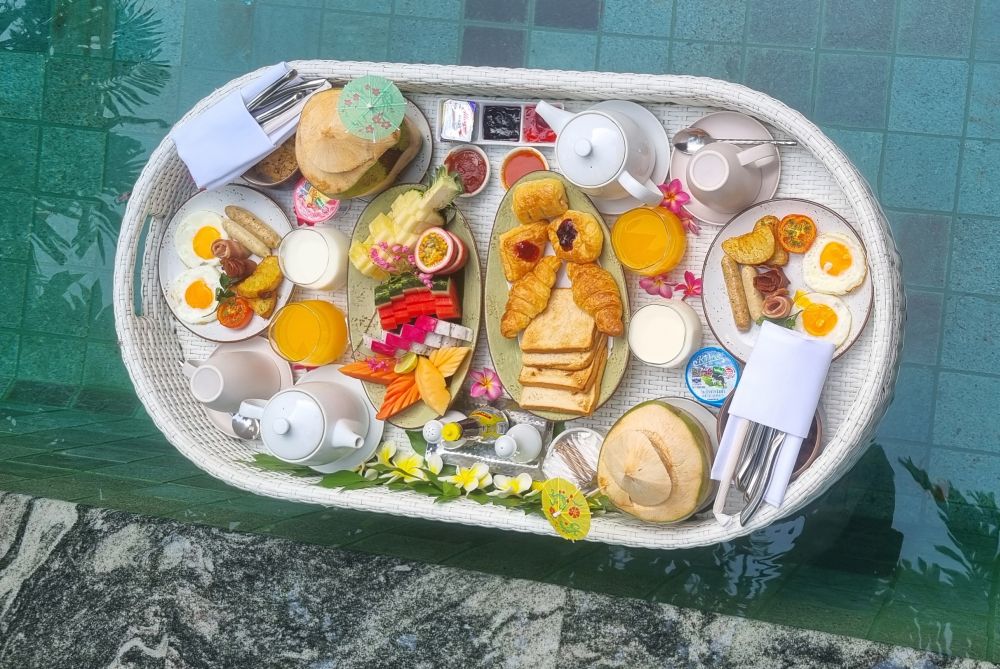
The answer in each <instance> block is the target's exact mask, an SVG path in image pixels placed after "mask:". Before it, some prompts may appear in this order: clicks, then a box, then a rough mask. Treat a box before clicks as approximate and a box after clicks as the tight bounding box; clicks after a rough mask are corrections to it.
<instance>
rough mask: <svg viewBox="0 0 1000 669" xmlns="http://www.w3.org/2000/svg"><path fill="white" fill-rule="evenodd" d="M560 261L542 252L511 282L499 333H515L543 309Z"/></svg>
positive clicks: (514, 335) (512, 335) (507, 335)
mask: <svg viewBox="0 0 1000 669" xmlns="http://www.w3.org/2000/svg"><path fill="white" fill-rule="evenodd" d="M561 265H562V261H561V260H559V258H557V257H555V256H545V257H544V258H542V259H541V260H539V261H538V264H537V265H535V267H534V268H533V269H532V270H531V271H530V272H528V273H527V274H525V275H524V276H523V277H521V278H520V279H518V280H517V281H515V282H514V283H513V285H511V287H510V293H509V294H508V295H507V306H506V307H505V308H504V312H503V317H501V319H500V334H502V335H503V336H504V337H508V338H510V337H516V336H517V333H518V332H520V331H521V330H523V329H524V328H526V327H528V323H530V322H531V319H533V318H534V317H535V316H537V315H538V314H540V313H542V312H543V311H545V307H546V306H548V304H549V296H550V295H551V294H552V286H554V285H555V283H556V274H558V272H559V267H560V266H561Z"/></svg>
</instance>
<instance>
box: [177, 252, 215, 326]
mask: <svg viewBox="0 0 1000 669" xmlns="http://www.w3.org/2000/svg"><path fill="white" fill-rule="evenodd" d="M220 276H221V275H220V273H219V270H217V269H215V268H214V267H209V266H204V267H195V268H192V269H188V270H184V271H183V272H181V273H180V275H178V277H177V278H176V279H174V281H173V283H171V284H170V288H169V290H168V291H167V301H169V302H170V307H171V309H172V310H173V312H174V315H176V316H177V318H179V319H181V320H182V321H184V322H185V323H192V324H195V325H197V324H200V323H210V322H212V321H214V320H215V310H216V308H217V307H218V306H219V302H218V301H217V300H216V299H215V289H216V288H218V287H219V278H220Z"/></svg>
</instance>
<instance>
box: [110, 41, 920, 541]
mask: <svg viewBox="0 0 1000 669" xmlns="http://www.w3.org/2000/svg"><path fill="white" fill-rule="evenodd" d="M291 65H292V66H293V67H295V68H296V69H298V70H299V72H300V73H302V74H303V75H308V76H324V77H329V78H331V79H335V80H338V79H339V80H345V79H349V78H352V77H354V76H358V75H361V74H365V73H369V72H374V73H378V74H381V75H383V76H386V77H389V78H391V79H393V80H394V81H395V82H397V84H398V85H399V87H400V88H401V89H402V90H403V92H404V93H405V94H406V95H407V97H409V98H410V99H411V100H413V101H414V102H415V103H416V104H417V105H418V106H419V107H420V108H421V109H422V110H423V112H424V113H425V114H426V115H427V117H428V119H429V120H430V121H431V123H432V125H433V123H434V121H435V119H436V112H437V105H436V101H437V100H438V99H439V98H440V97H441V96H445V95H448V96H466V97H477V98H482V97H497V98H518V99H529V100H531V99H538V98H544V99H546V100H553V101H555V100H558V101H562V102H563V103H564V104H565V106H566V108H567V109H570V110H579V109H583V108H585V107H587V106H589V103H590V101H598V100H609V99H627V100H634V101H636V102H639V103H642V104H644V105H645V106H646V107H647V108H648V109H650V110H651V111H652V112H653V113H654V114H655V115H656V116H657V117H658V118H659V119H660V120H661V121H662V122H663V124H664V125H665V126H666V128H667V131H668V133H669V134H670V135H673V133H674V132H676V131H677V130H678V129H679V128H681V127H684V126H686V125H689V124H690V123H691V122H693V121H695V120H696V119H697V118H699V117H700V116H702V115H704V114H706V113H709V112H711V111H717V110H721V109H730V110H735V111H739V112H743V113H746V114H750V115H752V116H754V117H756V118H757V119H759V120H761V121H762V122H764V123H766V124H768V125H769V126H770V128H771V130H772V132H773V133H774V134H775V136H776V137H785V138H793V139H796V140H798V142H799V145H798V146H796V147H785V148H783V149H782V170H781V182H780V184H779V187H778V193H777V196H778V197H800V198H805V199H809V200H815V201H817V202H820V203H822V204H824V205H826V206H828V207H830V208H832V209H834V210H835V211H837V212H838V213H839V214H841V215H842V216H843V217H844V218H845V219H847V221H848V222H850V223H851V224H852V225H853V226H854V227H855V228H856V229H857V230H858V231H859V232H860V234H861V236H862V237H863V240H864V243H865V245H866V247H867V251H868V254H869V265H870V267H871V272H872V280H873V284H874V288H875V298H874V309H873V313H872V316H871V319H870V322H869V324H868V326H867V329H866V330H865V332H864V333H863V334H862V336H861V338H860V339H859V340H858V342H857V343H856V344H855V345H854V346H853V347H852V348H851V350H850V351H849V352H848V353H847V354H846V355H845V356H844V357H843V358H841V359H840V360H838V361H837V362H836V363H835V364H834V366H833V369H832V370H831V374H830V378H829V380H828V383H827V385H826V391H825V393H824V395H823V398H822V407H823V412H824V415H825V418H826V421H825V424H826V430H825V432H826V435H827V436H826V445H825V448H824V451H823V453H822V455H821V456H820V457H819V458H818V459H817V460H816V462H815V463H813V465H812V466H811V467H810V468H809V469H808V470H807V471H806V472H805V473H804V474H803V475H802V476H800V477H799V478H798V479H797V480H796V481H795V482H794V483H793V484H792V485H791V486H790V488H789V490H788V494H787V496H786V500H785V503H784V505H783V506H782V507H781V508H780V509H774V508H771V507H765V508H764V509H763V510H762V511H761V512H760V513H758V514H757V516H756V517H755V519H754V521H753V522H752V523H751V524H750V525H748V526H747V527H739V526H732V527H726V528H723V527H720V526H719V525H718V524H717V523H716V522H715V520H714V519H712V518H711V515H710V514H708V516H699V517H696V518H694V519H692V520H689V521H687V522H685V523H683V524H679V525H672V526H658V525H654V524H649V523H643V522H640V521H638V520H636V519H634V518H632V517H630V516H626V515H624V514H617V513H610V514H607V515H605V516H602V517H599V518H595V520H594V523H593V526H592V529H591V532H590V535H589V536H588V537H587V538H588V539H589V540H592V541H601V542H606V543H613V544H623V545H628V546H647V547H656V548H681V547H688V546H697V545H704V544H711V543H715V542H719V541H724V540H728V539H732V538H733V537H736V536H739V535H742V534H747V533H749V532H751V531H753V530H755V529H758V528H761V527H764V526H766V525H768V524H770V523H772V522H774V521H775V520H777V519H778V518H780V517H781V516H784V515H788V514H790V513H793V512H794V511H796V510H798V509H800V508H802V507H803V506H804V505H805V504H807V503H809V502H810V501H812V500H813V499H815V498H816V497H817V496H818V495H819V494H820V493H822V492H823V491H824V490H826V489H827V488H828V487H829V486H830V485H831V484H832V483H833V482H834V481H835V480H836V479H837V478H838V477H840V476H841V475H842V474H843V473H844V472H846V471H847V470H848V469H849V468H850V467H851V465H853V464H854V462H855V461H856V460H857V458H858V457H859V456H860V455H861V453H862V452H863V450H864V448H865V447H866V446H867V444H868V443H869V441H870V439H871V438H872V436H873V434H874V431H875V428H876V425H877V423H878V421H879V420H880V419H881V417H882V416H883V415H884V413H885V411H886V408H887V407H888V405H889V402H890V400H891V397H892V390H893V385H894V382H895V379H896V370H897V362H898V358H899V353H900V347H901V345H902V323H903V319H904V298H903V290H902V284H901V278H900V271H899V257H898V255H897V253H896V250H895V247H894V245H893V241H892V236H891V233H890V231H889V227H888V224H887V222H886V218H885V215H884V214H883V213H882V211H881V209H880V208H879V205H878V202H877V201H876V200H875V197H874V196H873V195H872V193H871V191H870V189H869V187H868V185H867V183H866V182H865V180H864V179H863V178H862V177H861V176H860V174H859V173H858V171H857V170H856V169H855V168H854V166H853V165H852V164H851V163H850V161H849V160H848V159H847V158H846V156H845V155H844V154H843V152H841V151H840V149H839V148H837V146H836V145H834V143H833V142H832V141H830V139H829V138H827V137H826V136H825V135H824V134H823V133H822V132H820V130H819V129H818V128H817V127H816V126H814V125H813V124H812V123H810V122H809V121H807V120H806V119H805V118H804V117H803V116H802V115H801V114H799V113H798V112H796V111H794V110H792V109H790V108H789V107H787V106H786V105H784V104H782V103H781V102H778V101H777V100H775V99H773V98H771V97H769V96H767V95H764V94H762V93H758V92H756V91H753V90H750V89H748V88H745V87H743V86H739V85H736V84H731V83H726V82H722V81H716V80H713V79H705V78H698V77H685V76H653V75H638V74H617V73H597V72H564V71H555V70H546V71H540V70H520V69H498V68H474V67H454V66H437V65H401V64H387V63H353V62H340V61H318V60H317V61H297V62H294V63H291ZM255 74H256V73H250V74H248V75H246V76H244V77H241V78H240V79H237V80H234V81H232V82H230V83H229V84H227V85H226V86H224V87H222V88H221V89H219V90H217V91H215V92H214V93H213V94H212V95H210V96H208V97H207V98H205V99H204V100H202V101H201V102H200V103H198V105H197V106H195V108H194V109H193V110H191V112H190V113H189V114H188V115H187V116H185V117H184V119H182V120H181V121H180V123H184V122H185V121H186V120H188V119H189V118H191V117H192V116H196V115H197V114H199V113H200V112H201V111H202V110H204V109H205V108H206V107H208V106H209V105H211V104H213V103H214V102H215V101H216V100H218V99H220V98H221V97H223V96H224V95H225V94H227V93H228V92H229V91H231V90H233V89H234V88H235V87H237V86H239V85H241V84H242V83H244V82H245V81H247V80H248V79H250V78H252V77H253V76H255ZM448 148H449V146H448V145H446V144H440V145H436V146H435V147H434V163H435V164H439V163H440V161H441V160H442V158H443V156H444V153H445V152H446V151H447V149H448ZM484 148H485V149H486V151H487V153H488V154H489V156H490V160H491V162H492V163H493V165H494V167H495V168H496V167H498V166H499V162H500V160H501V158H502V155H503V154H504V153H505V151H506V149H504V148H502V147H484ZM195 191H196V187H195V185H194V183H193V182H192V180H191V178H190V176H189V175H188V172H187V169H186V167H185V166H184V164H183V163H182V162H181V160H180V158H178V156H177V152H176V150H175V148H174V145H173V143H172V142H171V141H170V139H169V138H168V139H165V140H164V141H163V142H162V143H161V144H160V146H159V147H158V148H157V149H156V150H155V151H154V152H153V155H152V157H151V158H150V160H149V163H148V164H147V165H146V167H145V169H144V170H143V171H142V174H141V176H140V177H139V180H138V182H137V183H136V185H135V188H134V190H133V192H132V197H131V199H130V201H129V204H128V209H127V210H126V213H125V218H124V220H123V221H122V228H121V235H120V238H119V244H118V252H117V257H116V261H115V276H114V304H115V323H116V327H117V331H118V338H119V341H120V344H121V350H122V356H123V357H124V359H125V364H126V367H127V368H128V370H129V373H130V374H131V377H132V381H133V383H134V384H135V388H136V391H137V393H138V396H139V399H140V400H141V401H142V403H143V404H144V406H145V407H146V409H147V411H148V412H149V414H150V415H151V416H152V418H153V420H154V421H155V422H156V424H157V426H158V427H159V428H160V429H161V430H162V431H163V433H164V434H165V435H166V436H167V438H168V439H169V440H170V441H171V443H173V444H174V445H175V446H176V447H177V449H178V450H179V451H180V452H181V453H183V454H184V455H185V456H186V457H187V458H189V459H190V460H192V461H193V462H194V463H195V464H197V465H198V466H199V467H201V468H202V469H204V470H205V471H206V472H208V473H209V474H211V475H212V476H215V477H217V478H219V479H222V480H224V481H226V482H227V483H230V484H232V485H234V486H237V487H239V488H243V489H246V490H250V491H253V492H255V493H259V494H262V495H269V496H272V497H278V498H282V499H290V500H297V501H302V502H311V503H317V504H323V505H327V506H337V507H346V508H352V509H362V510H366V511H374V512H381V513H392V514H399V515H406V516H411V517H420V518H431V519H435V520H439V521H443V522H451V523H465V524H469V525H478V526H483V527H497V528H503V529H508V530H517V531H521V532H533V533H538V534H554V532H553V530H552V529H551V527H550V526H549V525H548V523H547V522H546V521H545V520H544V519H543V518H540V517H537V516H527V515H525V514H524V513H523V512H521V511H518V510H510V509H505V508H502V507H497V506H481V505H479V504H476V503H474V502H471V501H466V500H460V501H456V502H453V503H450V504H435V503H434V502H433V500H432V499H431V498H429V497H426V496H423V495H420V494H417V493H410V492H393V491H389V490H385V489H381V488H370V489H364V490H354V491H342V490H331V489H326V488H321V487H319V486H316V485H314V483H315V481H314V480H311V479H308V478H306V479H303V478H294V477H291V476H288V475H286V474H281V473H272V472H266V471H262V470H260V469H258V468H255V467H253V466H251V465H250V464H248V462H249V461H250V459H251V457H252V455H253V454H254V452H255V449H254V445H253V444H251V443H249V442H241V441H238V440H235V439H231V438H229V437H226V436H224V435H223V434H221V433H220V432H218V431H217V430H216V429H215V428H214V427H213V426H212V425H211V424H210V423H209V421H208V419H207V418H206V417H205V414H204V413H203V411H202V409H201V406H200V405H199V404H198V403H197V402H196V401H195V400H194V399H193V398H192V397H191V395H190V393H189V391H188V389H187V380H186V379H185V377H184V376H183V374H182V372H181V361H182V359H183V358H184V357H185V356H188V357H192V358H204V357H206V356H207V355H208V353H209V352H210V351H211V350H212V348H213V347H214V345H212V344H210V343H208V342H204V341H201V340H198V339H197V338H196V337H194V336H193V335H191V334H190V333H188V332H187V331H186V330H184V329H183V328H181V327H180V326H179V325H178V324H177V322H176V321H175V320H174V319H173V317H172V316H171V314H170V312H169V310H168V308H167V305H166V302H165V300H164V299H163V296H162V294H161V293H160V291H159V290H158V288H157V286H158V284H157V279H156V275H155V267H156V263H155V251H156V246H157V244H158V242H159V239H160V237H161V236H162V233H163V230H164V228H165V226H166V223H167V222H168V221H169V220H170V216H171V215H172V214H173V213H174V212H175V211H176V210H177V208H178V207H179V206H180V205H181V203H182V202H184V200H185V199H187V198H188V197H190V196H191V195H192V194H193V193H194V192H195ZM269 194H271V195H272V196H274V194H273V193H269ZM502 194H503V193H502V189H501V187H500V186H499V183H498V179H496V178H494V179H492V180H491V183H490V184H489V186H488V187H487V189H486V190H485V191H484V192H483V193H482V194H481V195H479V196H477V197H475V198H470V199H466V200H463V201H461V202H460V203H459V206H460V207H461V208H462V210H463V212H464V213H465V215H466V217H467V218H468V220H469V222H470V223H471V225H472V228H473V231H474V233H475V236H476V239H477V242H478V244H479V253H480V256H481V257H482V258H483V259H485V257H486V250H487V244H488V241H489V234H490V228H491V226H492V224H493V219H494V215H495V213H496V207H497V205H498V203H499V201H500V198H501V197H502ZM276 199H278V200H279V202H280V204H282V206H284V207H285V208H286V209H287V210H288V212H289V214H291V202H290V201H289V200H288V199H285V200H282V199H281V196H280V195H279V196H278V197H277V198H276ZM363 204H364V203H360V202H355V203H351V204H350V206H349V207H347V208H346V211H345V210H342V211H341V213H340V214H338V217H337V218H336V219H335V221H336V223H337V224H338V225H339V226H340V227H341V228H342V229H343V230H344V231H345V232H348V233H349V232H350V229H351V227H352V226H353V224H354V221H355V220H356V219H357V217H358V215H359V214H360V212H361V209H362V208H363ZM147 223H149V225H148V229H147ZM714 230H715V228H713V227H711V226H704V227H703V229H702V233H701V234H700V235H699V236H697V237H691V238H690V246H689V249H688V252H687V255H686V256H685V259H684V261H683V265H682V267H681V268H679V269H680V270H683V269H691V270H692V271H694V272H696V273H700V269H701V265H702V261H703V259H704V256H705V253H706V251H707V249H708V245H709V243H710V241H711V238H712V236H713V234H714ZM629 291H630V298H631V302H632V307H633V309H635V308H638V307H640V306H642V305H643V304H645V303H647V302H648V301H649V300H650V299H651V298H649V297H648V296H647V295H646V294H645V293H644V292H643V291H641V290H638V289H637V285H636V283H635V282H632V283H631V285H630V287H629ZM342 293H343V291H341V293H338V294H337V295H335V296H334V301H335V302H337V303H338V304H340V306H342V307H343V306H345V303H344V301H345V297H344V295H343V294H342ZM692 306H693V307H694V308H695V309H696V310H697V311H698V312H699V314H701V304H700V303H698V302H697V301H694V302H693V304H692ZM705 335H706V338H705V339H706V344H711V343H714V342H713V340H712V338H711V333H710V331H709V330H708V328H707V327H706V328H705ZM483 365H489V353H488V351H487V350H486V337H485V336H482V335H481V336H480V343H479V347H478V349H477V351H476V358H475V362H474V367H480V366H483ZM682 376H683V375H682V374H681V373H678V372H677V371H676V370H670V371H664V370H657V369H654V368H650V367H644V366H643V365H641V364H640V363H638V362H637V361H635V360H633V361H632V362H631V363H630V366H629V368H628V371H627V373H626V376H625V380H624V382H623V383H622V386H621V388H620V389H619V391H618V392H617V393H616V395H615V396H614V397H613V398H612V399H611V400H610V401H609V402H608V403H607V404H606V405H605V406H604V407H603V408H601V409H600V410H599V411H598V412H597V413H596V414H595V415H594V416H593V417H591V418H589V419H586V420H581V421H579V422H580V424H583V425H599V426H605V427H607V426H610V425H611V423H613V422H614V420H615V419H616V418H617V417H618V416H620V415H621V414H622V413H623V412H624V411H625V410H626V409H628V408H629V407H631V406H633V405H634V404H636V403H638V402H640V401H643V400H646V399H651V398H654V397H660V396H664V395H676V396H686V395H687V391H686V389H685V387H684V381H683V378H682ZM386 438H388V439H395V440H397V441H399V442H403V441H405V439H406V437H405V435H404V434H402V433H401V432H399V431H398V430H395V429H394V428H390V427H388V426H387V433H386Z"/></svg>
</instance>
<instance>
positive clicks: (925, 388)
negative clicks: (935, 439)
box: [878, 365, 936, 441]
mask: <svg viewBox="0 0 1000 669" xmlns="http://www.w3.org/2000/svg"><path fill="white" fill-rule="evenodd" d="M935 379H936V374H935V371H934V370H933V369H932V368H928V367H917V366H915V365H902V366H901V367H900V369H899V378H898V379H897V381H896V390H895V396H894V397H893V400H892V404H891V405H890V406H889V411H888V412H887V413H886V415H885V418H883V419H882V423H881V424H880V425H879V428H878V435H879V437H888V438H890V439H892V438H895V439H911V440H913V441H923V440H926V439H927V437H928V436H929V435H930V430H931V416H932V411H933V409H934V383H935Z"/></svg>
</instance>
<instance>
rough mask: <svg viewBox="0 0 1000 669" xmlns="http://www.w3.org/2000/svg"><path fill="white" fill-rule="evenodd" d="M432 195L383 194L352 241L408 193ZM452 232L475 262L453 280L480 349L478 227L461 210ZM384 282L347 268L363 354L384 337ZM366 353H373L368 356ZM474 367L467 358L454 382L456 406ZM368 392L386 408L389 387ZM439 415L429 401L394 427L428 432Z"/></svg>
mask: <svg viewBox="0 0 1000 669" xmlns="http://www.w3.org/2000/svg"><path fill="white" fill-rule="evenodd" d="M413 189H417V190H421V191H423V190H426V189H427V187H426V186H424V185H421V184H399V185H397V186H393V187H392V188H390V189H389V190H387V191H385V192H383V193H382V194H380V195H378V196H377V197H376V198H375V199H374V200H372V201H371V203H370V204H369V205H368V206H367V207H365V210H364V211H363V212H361V217H360V218H359V219H358V222H357V224H356V225H355V226H354V233H353V234H352V235H351V242H352V243H353V242H355V241H357V242H361V241H364V239H365V238H366V237H367V236H368V226H369V225H370V224H371V222H372V220H374V218H375V217H376V216H378V215H379V214H384V213H386V212H388V211H389V208H390V207H391V206H392V202H393V200H395V199H396V198H397V197H398V196H399V195H400V194H402V193H404V192H406V191H408V190H413ZM447 230H448V231H449V232H453V233H454V234H455V235H457V236H458V238H459V239H461V240H462V242H463V243H464V244H465V246H466V248H468V250H469V259H468V261H467V262H466V263H465V268H464V269H463V270H462V271H461V272H459V273H457V274H453V275H452V276H453V277H454V278H455V279H456V280H457V282H458V290H459V294H460V295H461V296H462V321H461V324H462V325H464V326H465V327H467V328H469V329H471V330H472V337H473V341H472V343H471V344H469V346H471V347H472V349H473V350H475V347H476V339H477V338H478V337H479V321H480V317H481V316H482V290H483V285H482V276H481V275H480V273H479V252H478V251H477V250H476V240H475V238H474V237H473V236H472V228H470V227H469V224H468V222H467V221H466V220H465V216H463V215H462V212H461V210H460V209H458V208H457V207H456V208H455V216H454V218H453V219H452V221H451V223H449V224H448V226H447ZM380 283H381V282H380V281H376V280H375V279H372V278H370V277H368V276H365V275H364V274H362V273H361V272H359V271H358V270H357V268H355V267H354V265H353V264H350V265H348V267H347V305H348V313H347V322H348V326H349V328H350V333H351V348H352V349H353V350H358V349H359V348H360V347H361V345H362V337H363V335H365V334H369V335H372V336H374V337H379V336H380V335H381V334H382V329H381V328H380V327H379V321H378V316H377V315H376V313H375V289H376V288H377V287H378V286H379V284H380ZM364 354H366V355H367V354H368V352H367V351H365V352H364ZM471 364H472V356H471V355H467V356H466V357H465V362H463V363H462V366H461V367H459V368H458V371H456V372H455V374H454V375H453V376H452V377H451V379H449V380H448V391H449V392H450V393H451V399H452V401H454V400H455V397H456V396H457V395H458V391H459V390H460V389H461V388H462V384H463V383H464V382H465V376H466V374H468V373H469V366H470V365H471ZM364 387H365V392H366V393H367V394H368V399H369V400H371V402H372V404H373V405H375V406H376V407H379V406H381V405H382V398H384V397H385V388H386V387H385V386H382V385H379V384H377V383H369V382H367V381H366V382H364ZM437 416H438V414H436V413H435V412H434V410H433V409H431V408H430V407H429V406H427V405H426V404H424V403H423V402H417V403H416V404H414V405H413V406H411V407H410V408H408V409H405V410H404V411H401V412H399V413H398V414H396V415H395V416H392V417H391V418H390V419H389V422H390V423H392V424H393V425H395V426H396V427H401V428H403V429H405V430H412V429H414V428H419V427H423V424H424V423H426V422H427V421H429V420H431V419H432V418H437Z"/></svg>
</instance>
